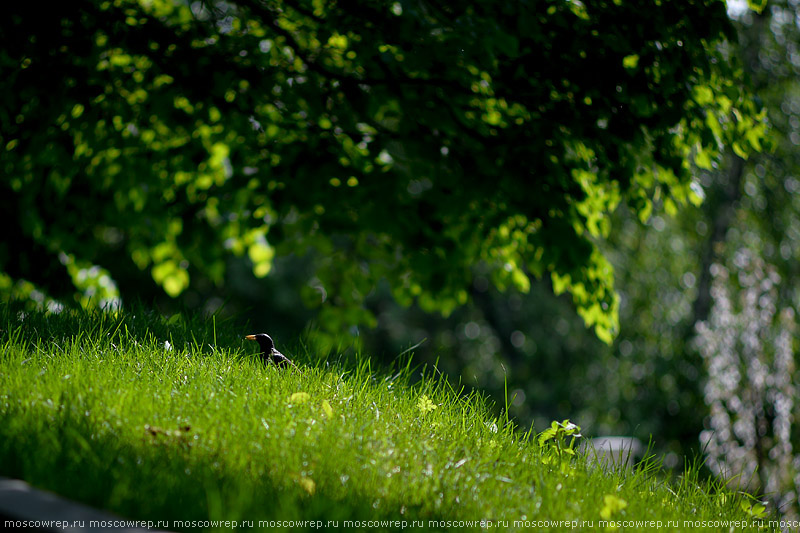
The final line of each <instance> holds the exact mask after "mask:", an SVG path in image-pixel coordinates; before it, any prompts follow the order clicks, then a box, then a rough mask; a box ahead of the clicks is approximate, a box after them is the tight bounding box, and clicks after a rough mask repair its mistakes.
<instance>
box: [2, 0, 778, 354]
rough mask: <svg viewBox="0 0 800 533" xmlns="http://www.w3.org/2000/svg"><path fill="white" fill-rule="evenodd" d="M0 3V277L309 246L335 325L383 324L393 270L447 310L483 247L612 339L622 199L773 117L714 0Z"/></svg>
mask: <svg viewBox="0 0 800 533" xmlns="http://www.w3.org/2000/svg"><path fill="white" fill-rule="evenodd" d="M6 11H7V13H6V16H5V17H3V20H2V22H0V35H1V37H0V39H2V46H0V69H2V76H0V97H2V101H3V105H2V108H0V127H1V128H2V139H0V152H2V156H0V157H2V160H1V163H0V164H1V165H2V170H3V175H4V177H3V179H2V182H1V183H0V187H1V188H2V191H0V211H2V213H3V214H2V215H0V218H2V219H3V220H2V222H4V225H3V227H4V228H5V230H6V231H7V237H6V240H5V242H4V243H3V245H2V247H0V270H2V271H4V272H5V274H4V275H3V278H2V281H0V283H1V284H3V286H4V287H5V290H6V291H7V292H8V291H11V290H12V288H11V287H12V284H13V282H16V281H17V280H27V281H29V282H32V283H33V284H35V285H37V286H39V287H41V288H42V289H44V290H45V291H46V292H48V293H49V294H51V295H53V296H56V297H65V298H67V299H71V298H72V297H73V293H74V292H75V287H77V288H78V289H86V287H87V286H89V285H90V284H91V283H90V282H91V281H92V279H94V280H95V281H96V280H97V279H100V280H101V283H100V285H102V286H104V287H106V289H107V290H108V291H110V292H113V290H114V289H115V287H118V289H119V291H120V293H121V295H122V297H123V298H124V297H126V296H129V295H134V294H142V293H145V294H146V293H147V291H148V290H151V289H150V288H152V287H160V288H161V289H163V291H165V292H166V293H167V294H169V295H170V296H173V297H178V296H179V295H181V294H182V293H184V292H185V291H186V290H187V289H189V288H190V287H193V286H197V287H202V286H203V284H206V285H207V284H208V283H209V282H210V283H213V284H216V285H221V284H223V283H224V282H225V272H226V262H227V261H228V260H229V258H230V257H231V256H246V257H248V258H249V261H250V262H251V264H252V268H253V272H254V273H255V275H256V276H259V277H263V276H266V275H268V274H269V271H270V267H271V264H272V261H273V258H274V257H275V256H276V255H285V254H289V253H304V252H307V251H313V252H314V257H315V258H316V259H315V264H316V267H317V269H316V278H315V279H314V280H313V282H312V283H311V284H310V285H309V289H308V293H307V294H306V295H305V296H306V299H307V300H308V303H310V304H312V305H321V306H322V310H321V316H320V323H321V324H325V325H326V326H328V327H330V328H332V329H340V327H341V326H343V325H345V324H357V323H367V324H369V323H372V322H374V318H373V317H372V316H371V315H370V314H369V312H367V311H366V310H365V309H364V308H363V307H362V305H361V304H362V303H363V300H364V298H365V296H366V295H367V294H368V293H369V292H370V291H371V290H372V289H373V287H374V286H375V284H376V282H377V281H378V280H381V279H387V280H388V281H389V283H390V285H391V287H392V290H393V293H394V295H395V297H396V298H397V299H398V300H399V301H401V302H404V303H410V302H412V301H413V300H414V299H416V300H417V301H418V302H419V304H420V305H421V306H422V307H423V308H425V309H430V310H439V311H442V312H444V313H447V312H449V311H451V310H452V309H453V308H455V307H456V306H457V305H459V304H461V303H464V302H465V301H466V300H467V298H468V297H469V290H470V285H471V278H472V267H473V265H475V264H476V263H477V262H485V263H487V264H488V265H489V266H490V267H491V270H492V273H493V274H492V276H493V277H492V280H493V282H494V284H495V285H496V286H498V287H500V288H501V289H503V288H507V287H516V288H517V289H520V290H522V291H526V290H527V289H528V287H529V279H530V277H531V276H535V277H538V276H543V275H548V276H550V277H551V278H552V282H553V287H554V289H555V291H556V292H561V291H568V292H569V293H570V294H571V296H572V299H573V301H574V303H575V305H576V307H577V309H578V311H579V313H580V314H581V316H582V317H583V318H584V320H585V322H586V323H587V325H591V326H594V327H595V330H596V332H597V334H598V335H599V336H600V337H601V338H603V339H604V340H607V341H608V340H610V339H611V336H612V335H613V334H614V332H615V331H616V329H617V298H616V296H615V293H614V289H613V271H612V268H611V266H610V264H609V262H608V261H607V260H606V258H605V257H604V256H603V255H602V254H601V253H600V252H599V251H598V248H597V245H596V244H597V242H598V240H600V239H603V238H605V237H606V236H607V235H608V233H609V231H610V222H609V215H610V213H611V212H612V211H613V210H614V209H615V208H616V207H617V205H618V204H619V203H620V202H623V201H624V202H626V203H627V204H628V205H629V206H630V207H631V208H632V209H633V210H634V211H635V212H636V213H637V214H638V215H639V217H640V218H642V219H647V218H648V217H649V215H650V213H651V210H652V208H653V205H654V203H655V204H658V205H660V204H663V205H664V206H665V207H666V208H667V209H668V210H669V211H673V212H674V210H675V209H676V207H677V206H678V205H680V204H683V203H685V202H686V201H694V202H698V201H699V200H700V196H701V193H702V191H701V190H700V189H699V187H698V186H697V185H696V184H695V183H693V181H692V179H691V176H690V161H692V160H694V161H695V162H696V163H697V164H698V165H700V166H709V165H711V164H713V161H714V160H715V158H716V156H717V154H718V150H719V148H720V147H721V146H722V145H724V144H730V143H733V146H734V148H735V149H736V150H737V152H740V153H743V154H745V153H746V152H747V151H749V150H750V149H758V148H759V141H760V138H761V134H762V131H761V130H762V129H763V125H762V120H761V115H759V114H758V113H757V112H756V109H755V107H754V105H753V104H752V102H750V101H749V100H748V99H747V98H746V97H745V95H744V93H743V90H742V88H741V87H740V86H739V83H738V82H737V81H736V80H737V79H738V78H737V76H738V73H737V71H736V68H735V65H733V62H732V60H730V58H729V57H728V56H727V54H726V50H725V47H724V43H725V40H726V39H728V38H729V37H730V36H731V35H732V29H731V25H730V22H729V20H728V18H727V15H726V12H725V3H724V2H722V1H719V0H695V1H690V0H683V1H676V2H651V1H649V0H647V1H645V0H641V1H627V0H613V1H597V2H595V1H592V2H580V1H578V0H548V1H545V0H530V1H527V2H498V1H490V0H478V1H475V2H452V1H445V2H440V1H436V2H432V1H425V0H404V1H398V2H394V1H388V2H387V1H380V0H378V1H374V0H371V1H369V2H367V1H360V0H336V1H334V0H310V1H306V0H290V1H278V0H275V1H262V0H235V1H226V2H218V3H200V2H195V3H192V4H191V5H187V4H185V3H183V2H178V1H176V0H113V1H111V0H103V1H90V0H85V1H80V2H61V3H56V4H53V5H49V6H48V7H47V8H46V9H42V8H39V7H38V5H36V4H35V3H32V2H13V3H12V4H11V5H9V6H7V8H6ZM92 265H95V268H93V269H88V270H87V268H88V267H90V266H92ZM87 272H88V274H87ZM93 276H94V277H93ZM111 280H113V282H112V281H111ZM84 295H85V292H84Z"/></svg>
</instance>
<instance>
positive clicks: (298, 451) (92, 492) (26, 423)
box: [0, 306, 759, 531]
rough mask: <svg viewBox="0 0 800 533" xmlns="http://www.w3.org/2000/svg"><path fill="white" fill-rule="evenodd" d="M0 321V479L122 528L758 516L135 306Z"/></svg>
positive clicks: (306, 359) (731, 502) (351, 368)
mask: <svg viewBox="0 0 800 533" xmlns="http://www.w3.org/2000/svg"><path fill="white" fill-rule="evenodd" d="M0 319H1V320H2V322H0V328H2V337H0V346H2V356H0V475H5V476H11V477H18V478H22V479H25V480H27V481H29V482H31V483H32V484H34V485H36V486H38V487H42V488H47V489H50V490H54V491H56V492H59V493H61V494H64V495H67V496H69V497H71V498H74V499H77V500H80V501H83V502H87V503H89V504H91V505H94V506H97V507H100V508H104V509H109V510H112V511H114V512H116V513H119V514H121V515H124V516H127V517H131V518H136V519H143V520H154V521H156V520H163V521H173V520H203V519H209V518H210V519H230V520H246V521H248V522H249V521H253V524H254V525H255V526H256V528H257V527H258V521H259V520H298V519H306V520H321V521H323V522H322V523H323V525H325V524H327V522H328V521H336V520H338V521H339V522H338V526H339V527H340V528H341V527H343V526H344V522H343V521H344V520H376V519H397V520H405V521H407V525H408V526H409V527H410V525H411V524H412V523H413V521H414V520H421V521H423V524H424V526H425V528H427V529H445V527H444V526H442V527H439V526H437V525H436V524H434V523H432V522H428V521H429V520H435V521H440V520H448V521H456V522H458V521H476V520H493V521H503V522H502V523H500V524H498V525H503V524H507V525H508V528H509V529H524V527H522V525H523V523H526V524H527V525H528V526H531V525H535V524H536V523H537V522H538V521H570V522H572V521H578V523H580V521H584V522H585V524H584V528H585V529H587V530H588V529H593V528H598V527H601V526H602V527H603V528H605V527H606V526H608V525H609V524H603V523H601V522H600V521H601V520H606V521H617V520H618V521H630V520H639V521H641V520H653V521H660V522H661V524H662V526H663V527H662V529H663V530H665V531H669V530H672V531H684V530H693V529H694V528H693V527H687V526H686V523H685V522H684V521H685V520H690V521H702V520H706V521H714V520H744V521H750V520H751V519H752V518H753V515H754V514H757V513H758V512H759V509H758V508H753V507H748V505H750V503H751V500H750V499H749V498H748V497H746V496H744V495H740V494H731V493H725V492H724V491H719V490H712V489H714V488H713V487H712V486H711V485H709V484H701V483H699V482H697V481H696V480H695V479H694V477H693V476H692V475H690V476H687V477H684V478H683V479H682V480H681V482H680V483H677V484H672V485H670V484H667V483H666V482H665V481H663V478H661V477H660V476H658V475H656V474H657V472H656V467H655V466H654V465H653V463H652V462H645V463H644V466H643V467H642V468H639V469H635V470H631V471H617V472H612V473H607V472H604V470H603V469H602V468H597V467H595V466H592V465H591V464H590V462H587V460H586V459H585V458H584V457H582V456H580V455H579V454H572V453H570V452H567V451H565V450H567V448H568V446H569V443H571V437H569V436H568V435H566V434H563V433H559V434H552V435H550V434H547V435H546V437H545V438H541V439H537V438H536V435H533V434H532V433H531V432H527V433H526V432H522V431H520V430H519V429H518V428H514V426H513V424H511V423H507V422H506V421H505V419H504V418H502V417H501V418H496V417H494V416H493V415H492V411H491V409H489V408H488V406H487V404H486V402H485V401H484V400H483V399H482V398H480V397H479V396H477V395H476V394H474V393H473V394H463V393H459V392H461V391H456V390H454V389H453V388H452V387H451V386H450V384H448V382H447V381H446V380H445V379H443V378H442V377H441V376H435V375H433V374H432V373H428V374H426V376H424V377H423V379H421V380H419V381H418V382H417V383H416V384H415V385H413V386H411V385H409V382H410V378H411V377H412V373H415V375H416V376H418V375H419V374H416V373H417V372H420V371H419V370H412V369H411V366H410V365H409V364H408V361H406V364H402V365H399V366H398V368H396V369H391V370H389V369H384V370H378V369H375V368H371V367H370V363H369V360H368V359H366V358H362V359H354V360H337V359H336V358H335V357H334V358H324V359H319V358H317V357H315V356H314V355H313V354H310V353H299V354H293V355H294V359H295V361H296V362H297V363H298V364H299V366H300V367H301V368H302V372H294V371H279V370H277V369H275V368H264V367H263V366H262V365H261V364H260V363H259V362H258V360H257V359H256V358H254V357H253V353H254V352H255V350H256V346H255V344H250V343H247V341H243V340H242V339H241V337H242V336H243V334H245V333H250V332H249V331H240V330H238V329H236V328H234V327H233V325H232V324H229V323H219V322H218V321H216V320H214V319H211V318H208V319H206V318H201V317H197V316H175V317H171V318H162V317H159V316H157V315H155V314H152V313H146V312H143V311H141V310H138V311H135V312H131V313H118V314H115V315H110V314H102V313H99V312H97V313H89V314H87V313H77V312H64V313H61V314H58V315H54V314H44V313H29V314H27V315H22V314H20V313H18V312H17V311H14V310H12V309H11V308H10V307H8V306H2V307H0ZM215 339H216V341H215ZM288 345H289V346H291V343H288ZM280 347H281V348H282V349H284V348H285V346H284V345H281V346H280ZM286 352H289V353H291V351H290V350H286ZM543 429H544V428H543ZM565 437H568V438H565ZM570 449H571V448H570ZM743 504H744V505H743ZM745 507H747V509H745ZM748 509H749V510H748ZM516 521H521V522H517V523H516V524H515V522H516ZM670 521H673V522H672V523H673V524H675V526H674V527H667V523H668V522H670ZM697 523H698V522H693V524H697ZM459 525H463V524H459ZM538 525H539V526H541V525H543V524H542V523H538ZM590 525H591V526H592V527H589V526H590ZM611 525H612V526H613V524H611ZM179 529H180V528H179ZM468 529H469V528H468ZM473 529H479V526H476V527H474V528H473ZM540 529H541V528H540ZM544 529H547V528H546V527H545V528H544ZM553 529H555V530H560V529H565V527H563V525H562V526H561V527H554V528H553ZM622 529H625V528H622ZM627 529H629V530H637V529H641V527H630V528H627ZM724 529H727V528H724ZM756 529H757V527H755V525H752V526H747V527H745V528H741V527H739V528H737V529H736V530H737V531H740V530H741V531H748V530H753V531H755V530H756Z"/></svg>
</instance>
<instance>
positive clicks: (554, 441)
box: [539, 420, 581, 471]
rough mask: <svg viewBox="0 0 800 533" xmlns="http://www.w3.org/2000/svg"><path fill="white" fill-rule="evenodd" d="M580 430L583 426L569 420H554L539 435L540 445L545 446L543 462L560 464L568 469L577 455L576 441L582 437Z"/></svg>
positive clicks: (561, 467) (562, 468) (563, 469)
mask: <svg viewBox="0 0 800 533" xmlns="http://www.w3.org/2000/svg"><path fill="white" fill-rule="evenodd" d="M580 431H581V428H580V427H579V426H578V425H576V424H573V423H572V422H570V421H569V420H563V421H561V422H557V421H555V420H554V421H553V422H552V423H551V424H550V427H549V428H547V429H546V430H544V431H543V432H542V433H541V434H540V435H539V446H542V447H543V448H544V453H543V455H542V462H543V463H544V464H555V465H558V467H559V468H560V469H561V470H562V471H566V470H568V469H569V468H570V461H571V460H572V459H573V458H574V457H575V441H576V440H577V439H578V438H580V437H581V434H580Z"/></svg>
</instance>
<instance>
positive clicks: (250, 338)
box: [245, 335, 256, 341]
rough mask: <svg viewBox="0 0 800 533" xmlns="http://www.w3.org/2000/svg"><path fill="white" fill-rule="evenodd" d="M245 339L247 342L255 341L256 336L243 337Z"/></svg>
mask: <svg viewBox="0 0 800 533" xmlns="http://www.w3.org/2000/svg"><path fill="white" fill-rule="evenodd" d="M245 339H247V340H249V341H254V340H256V336H255V335H247V336H246V337H245Z"/></svg>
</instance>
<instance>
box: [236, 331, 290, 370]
mask: <svg viewBox="0 0 800 533" xmlns="http://www.w3.org/2000/svg"><path fill="white" fill-rule="evenodd" d="M245 339H247V340H249V341H256V342H258V345H259V346H260V347H261V354H260V356H261V360H262V361H263V362H264V364H265V365H268V364H269V363H270V362H272V363H273V364H274V365H275V366H277V367H278V368H289V367H291V368H294V369H297V367H296V366H295V364H294V363H292V361H291V360H290V359H289V358H288V357H286V356H285V355H283V354H282V353H281V352H279V351H278V350H276V349H275V343H274V342H273V341H272V337H270V336H269V335H267V334H266V333H257V334H256V335H248V336H246V337H245Z"/></svg>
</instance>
